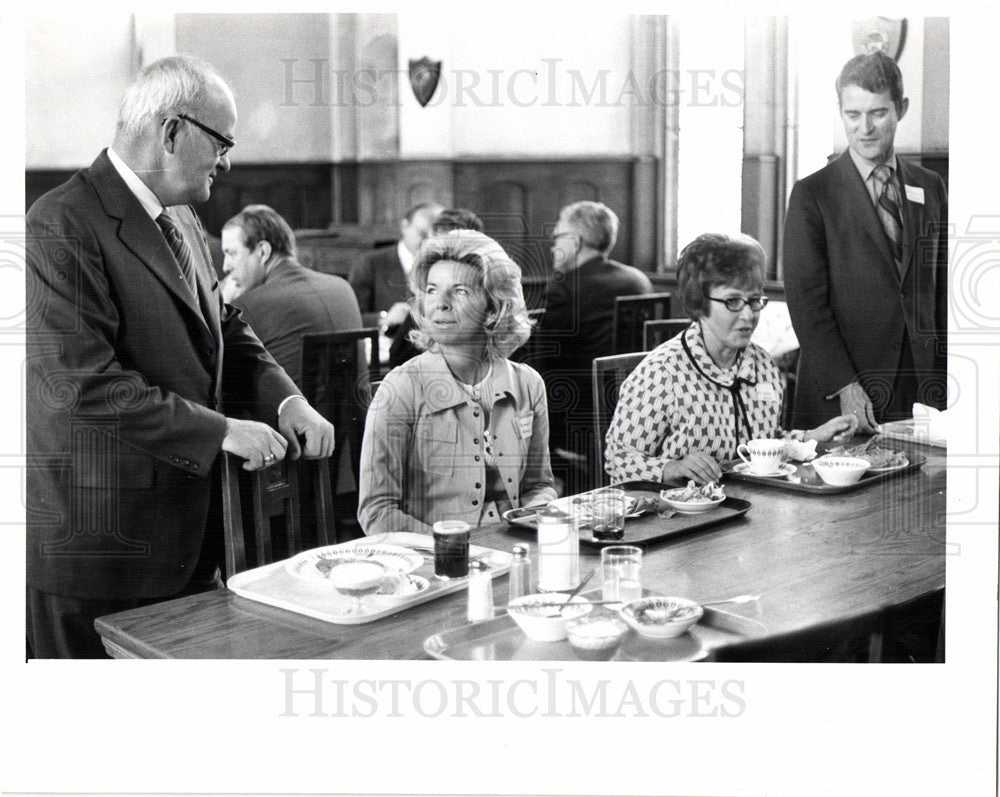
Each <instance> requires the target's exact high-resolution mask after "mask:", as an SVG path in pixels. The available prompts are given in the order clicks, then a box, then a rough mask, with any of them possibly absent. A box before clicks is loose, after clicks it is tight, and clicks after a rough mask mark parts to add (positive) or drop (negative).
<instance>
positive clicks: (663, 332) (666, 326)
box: [642, 318, 691, 351]
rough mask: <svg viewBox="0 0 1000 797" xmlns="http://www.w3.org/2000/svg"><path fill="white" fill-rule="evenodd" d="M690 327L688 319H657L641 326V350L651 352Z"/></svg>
mask: <svg viewBox="0 0 1000 797" xmlns="http://www.w3.org/2000/svg"><path fill="white" fill-rule="evenodd" d="M689 326H691V319H690V318H657V319H653V320H652V321H646V322H645V323H644V324H643V325H642V348H643V349H644V350H645V351H652V350H653V349H655V348H656V347H657V346H659V345H660V344H661V343H666V342H667V341H668V340H670V339H671V338H672V337H675V336H676V335H679V334H680V333H681V332H683V331H684V330H685V329H687V328H688V327H689Z"/></svg>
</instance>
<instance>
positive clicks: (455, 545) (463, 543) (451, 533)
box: [433, 520, 471, 579]
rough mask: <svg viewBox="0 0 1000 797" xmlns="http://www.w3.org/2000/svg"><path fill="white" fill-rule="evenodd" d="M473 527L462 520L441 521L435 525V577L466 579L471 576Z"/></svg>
mask: <svg viewBox="0 0 1000 797" xmlns="http://www.w3.org/2000/svg"><path fill="white" fill-rule="evenodd" d="M470 531H471V527H470V526H469V524H468V523H466V522H464V521H462V520H439V521H438V522H437V523H435V524H434V527H433V534H434V575H435V576H437V577H438V578H444V579H448V578H465V577H466V576H467V575H469V535H470Z"/></svg>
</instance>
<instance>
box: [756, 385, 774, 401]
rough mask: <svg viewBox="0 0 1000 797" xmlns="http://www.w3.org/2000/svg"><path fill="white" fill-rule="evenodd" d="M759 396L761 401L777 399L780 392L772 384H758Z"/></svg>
mask: <svg viewBox="0 0 1000 797" xmlns="http://www.w3.org/2000/svg"><path fill="white" fill-rule="evenodd" d="M757 398H759V399H760V400H761V401H777V400H778V393H777V391H776V390H775V389H774V387H773V386H771V385H757Z"/></svg>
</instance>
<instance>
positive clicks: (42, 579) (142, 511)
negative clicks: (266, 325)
mask: <svg viewBox="0 0 1000 797" xmlns="http://www.w3.org/2000/svg"><path fill="white" fill-rule="evenodd" d="M235 128H236V104H235V101H234V98H233V95H232V92H231V91H230V89H229V87H228V86H227V85H226V84H225V82H224V81H223V80H222V78H220V77H219V75H218V74H217V73H216V72H215V70H214V69H213V68H212V67H211V66H209V65H208V64H206V63H204V62H202V61H198V60H197V59H193V58H187V57H171V58H165V59H161V60H160V61H156V62H154V63H152V64H150V65H149V66H147V67H146V68H145V69H143V70H142V72H141V73H140V74H139V75H138V77H137V78H136V79H135V81H134V82H133V83H132V85H131V86H130V87H129V88H128V89H127V91H126V93H125V96H124V98H123V100H122V103H121V106H120V109H119V116H118V125H117V129H116V133H115V139H114V143H113V145H112V147H110V148H109V149H107V150H105V151H104V152H102V153H101V154H100V155H99V156H98V157H97V159H96V160H95V161H94V162H93V164H91V166H90V167H89V168H87V169H84V170H82V171H80V172H78V173H77V174H76V175H74V176H73V177H72V178H71V179H70V180H69V181H68V182H66V183H65V184H63V185H61V186H59V187H58V188H56V189H54V190H53V191H50V192H49V193H48V194H46V195H45V196H43V197H41V198H40V199H39V200H38V201H37V202H36V203H35V204H34V205H33V206H32V208H31V209H30V211H29V213H28V216H27V220H26V228H27V249H28V257H27V306H28V313H27V355H28V356H27V392H28V396H27V406H28V417H27V427H28V428H27V463H28V472H27V503H28V507H27V513H28V517H27V636H28V644H29V648H30V651H31V652H32V653H33V654H34V655H36V656H39V657H97V656H101V655H102V654H103V649H102V646H101V641H100V637H99V636H98V635H97V633H96V631H95V630H94V627H93V621H94V618H95V617H97V616H99V615H101V614H106V613H109V612H114V611H119V610H123V609H126V608H130V607H134V606H137V605H140V604H141V603H143V602H149V601H153V600H158V599H164V598H168V597H171V596H175V595H177V594H183V593H184V592H188V591H194V590H197V589H200V588H205V587H207V586H208V585H210V584H212V582H213V576H214V575H215V573H216V564H217V563H218V561H219V560H220V553H221V531H220V524H219V522H218V521H219V515H220V514H221V513H218V511H217V508H216V504H217V503H218V501H217V500H216V501H213V502H211V504H210V498H211V497H212V495H213V492H214V493H215V496H216V498H217V485H213V482H214V481H215V480H216V479H217V477H218V473H219V468H217V467H216V465H217V462H218V460H219V454H220V452H222V451H226V452H230V453H232V454H234V455H236V456H238V457H240V458H242V459H243V460H245V462H244V468H246V469H247V470H254V469H260V468H263V467H266V466H268V465H270V464H272V463H274V462H276V461H277V460H279V459H281V458H282V457H284V456H285V455H286V450H287V453H288V455H290V456H292V457H297V456H299V455H300V454H301V453H304V454H305V456H310V457H311V456H329V454H330V453H331V451H332V446H333V428H332V426H331V425H330V424H329V423H328V422H327V421H325V420H324V419H323V418H322V417H321V416H320V415H319V414H318V413H317V412H316V411H315V410H314V409H313V408H312V407H311V406H310V405H309V404H308V402H307V401H305V399H304V398H303V397H302V395H301V393H300V392H299V390H298V389H297V388H296V386H295V384H294V383H293V382H292V380H291V379H289V378H288V376H287V375H286V374H285V372H284V371H283V370H282V369H281V368H280V366H278V364H277V363H275V361H274V359H273V358H272V357H271V356H270V355H269V354H268V353H267V351H266V350H265V349H264V347H263V346H262V345H261V343H260V341H259V340H258V339H257V337H256V336H255V335H254V334H253V332H252V331H251V330H250V328H249V327H248V326H247V325H246V324H245V323H244V321H243V320H242V319H241V318H240V315H239V313H238V312H236V311H234V310H232V308H230V307H228V306H226V305H224V304H223V303H222V301H221V299H220V295H219V287H218V282H217V280H216V278H215V273H214V271H213V269H212V266H211V262H210V255H209V250H208V246H207V244H206V241H205V234H204V232H203V230H202V228H201V224H200V223H199V221H198V218H197V216H196V215H195V214H194V211H193V210H191V208H190V207H189V205H190V204H191V203H195V202H204V201H205V200H206V199H208V196H209V192H210V191H211V187H212V183H213V181H214V179H215V177H216V175H217V174H218V172H220V171H223V172H224V171H228V169H229V154H228V153H229V150H230V149H231V148H232V146H233V145H234V143H235V142H234V141H233V133H234V131H235ZM236 410H238V411H239V412H240V414H241V416H242V415H243V414H244V413H252V414H253V416H254V417H255V418H256V420H250V419H248V418H246V417H236V416H235V415H234V411H236ZM274 425H276V426H277V428H278V429H279V430H280V433H279V431H276V430H275V429H274V428H272V426H274ZM300 438H301V439H300ZM213 486H214V487H215V490H214V491H213Z"/></svg>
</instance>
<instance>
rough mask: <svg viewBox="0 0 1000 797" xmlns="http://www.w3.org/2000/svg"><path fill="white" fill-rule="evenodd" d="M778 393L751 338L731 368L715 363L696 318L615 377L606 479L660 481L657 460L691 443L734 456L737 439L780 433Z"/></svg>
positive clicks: (774, 372) (765, 357) (719, 457)
mask: <svg viewBox="0 0 1000 797" xmlns="http://www.w3.org/2000/svg"><path fill="white" fill-rule="evenodd" d="M734 382H735V385H734ZM782 392H783V387H782V383H781V375H780V372H779V371H778V367H777V366H776V365H775V364H774V361H773V360H772V359H771V357H770V355H769V354H768V353H767V352H766V351H764V350H763V349H762V348H760V347H759V346H757V345H755V344H753V343H751V344H750V345H749V346H748V347H747V348H746V349H744V351H743V352H742V353H741V354H740V355H739V357H738V358H737V360H736V363H735V365H734V366H733V367H732V368H729V369H724V368H720V367H719V366H717V365H716V364H715V362H713V360H712V358H711V357H710V356H709V354H708V351H706V349H705V344H704V342H703V341H702V336H701V326H700V325H699V324H698V322H697V321H695V322H694V323H692V324H691V326H690V327H688V328H687V329H686V330H685V331H684V332H682V333H681V334H680V335H678V336H677V337H675V338H672V339H671V340H668V341H667V342H666V343H663V344H662V345H660V346H658V347H657V348H656V349H654V350H653V351H651V352H650V353H649V355H648V356H647V357H646V358H645V359H644V360H643V361H642V362H640V363H639V365H637V366H636V368H635V370H634V371H633V372H632V373H631V374H630V375H629V377H628V378H627V379H626V380H625V382H624V383H623V384H622V388H621V393H620V395H619V398H618V406H617V407H616V408H615V415H614V418H613V419H612V421H611V426H610V428H609V429H608V434H607V438H606V447H605V460H604V461H605V469H606V470H607V472H608V473H609V474H610V475H611V480H612V482H621V481H629V480H633V479H636V480H639V479H642V480H648V481H662V478H661V477H662V475H663V466H664V465H666V464H667V463H669V462H670V461H672V460H677V459H681V458H683V457H685V456H686V455H687V454H688V453H690V452H691V451H694V450H698V449H702V450H704V451H706V452H708V453H709V454H711V455H712V456H713V457H714V458H715V459H716V461H718V462H722V461H725V460H729V459H735V458H736V447H737V446H738V445H739V444H740V443H745V442H747V441H748V440H752V439H755V438H760V437H775V436H779V435H780V434H781V430H780V428H779V426H778V424H779V420H780V417H781V398H782ZM748 427H749V428H748Z"/></svg>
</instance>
